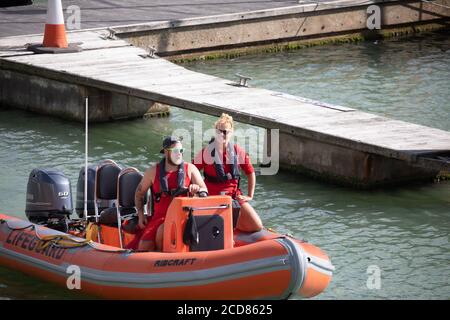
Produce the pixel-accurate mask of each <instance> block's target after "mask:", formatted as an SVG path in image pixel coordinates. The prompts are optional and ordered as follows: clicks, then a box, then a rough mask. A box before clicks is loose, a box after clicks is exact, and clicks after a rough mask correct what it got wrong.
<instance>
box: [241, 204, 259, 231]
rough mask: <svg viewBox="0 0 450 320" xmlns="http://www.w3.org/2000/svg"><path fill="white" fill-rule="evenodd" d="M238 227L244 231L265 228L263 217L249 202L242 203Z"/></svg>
mask: <svg viewBox="0 0 450 320" xmlns="http://www.w3.org/2000/svg"><path fill="white" fill-rule="evenodd" d="M236 228H238V229H239V230H241V231H244V232H257V231H261V229H262V228H263V225H262V222H261V219H260V218H259V216H258V214H257V213H256V211H255V209H253V207H252V206H251V205H250V204H249V203H248V202H245V203H243V204H242V205H241V213H240V215H239V219H238V221H237V224H236Z"/></svg>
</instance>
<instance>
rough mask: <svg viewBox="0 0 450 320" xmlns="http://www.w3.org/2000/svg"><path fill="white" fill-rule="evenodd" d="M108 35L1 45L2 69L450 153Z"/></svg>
mask: <svg viewBox="0 0 450 320" xmlns="http://www.w3.org/2000/svg"><path fill="white" fill-rule="evenodd" d="M104 35H105V32H104V31H101V30H97V31H83V32H78V33H71V38H70V39H69V40H70V42H82V45H81V46H82V47H83V48H84V51H83V52H80V53H72V54H61V55H51V54H41V55H38V54H31V53H29V52H25V51H23V49H20V47H21V46H22V45H23V44H24V43H27V42H29V43H31V42H39V41H40V40H41V37H40V36H31V37H11V38H3V39H0V68H5V69H11V70H16V71H19V72H23V73H29V74H37V75H40V76H42V77H44V78H50V79H54V80H59V81H63V82H69V83H75V84H80V85H86V86H93V87H97V88H100V89H104V90H109V91H111V92H117V93H123V94H127V95H130V96H135V97H138V98H144V99H149V100H153V101H158V102H161V103H165V104H168V105H173V106H177V107H180V108H184V109H189V110H193V111H197V112H201V113H205V114H209V115H220V114H221V113H222V112H228V113H230V114H232V115H233V116H234V117H235V119H236V120H238V121H241V122H245V123H250V124H253V125H256V126H260V127H264V128H272V129H273V128H276V129H280V131H281V132H285V133H288V134H291V135H293V136H299V137H306V138H312V139H314V140H318V141H323V142H326V143H329V144H333V145H338V146H342V147H345V148H350V149H353V150H358V151H362V152H369V153H373V154H378V155H382V156H385V157H389V158H395V159H400V160H404V161H407V162H414V161H416V157H417V156H420V155H423V154H428V153H433V152H441V151H449V150H450V132H447V131H443V130H439V129H435V128H429V127H425V126H421V125H417V124H412V123H407V122H403V121H398V120H392V119H388V118H385V117H382V116H378V115H374V114H369V113H366V112H361V111H358V110H355V109H351V108H345V107H340V106H334V105H330V104H325V103H321V102H318V101H313V100H309V99H304V98H301V97H295V96H292V95H287V94H283V93H280V92H275V91H271V90H266V89H261V88H253V87H248V88H247V87H238V86H234V85H233V84H234V81H231V80H226V79H221V78H218V77H214V76H210V75H205V74H201V73H197V72H193V71H190V70H188V69H186V68H184V67H182V66H179V65H175V64H173V63H171V62H168V61H166V60H164V59H160V58H145V56H146V55H147V52H146V51H145V50H143V49H140V48H136V47H133V46H130V45H129V44H127V43H126V42H124V41H122V40H110V39H104Z"/></svg>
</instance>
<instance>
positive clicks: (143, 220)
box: [138, 215, 147, 230]
mask: <svg viewBox="0 0 450 320" xmlns="http://www.w3.org/2000/svg"><path fill="white" fill-rule="evenodd" d="M146 224H147V217H146V216H144V215H142V216H141V215H139V221H138V227H139V229H142V230H143V229H145V226H146Z"/></svg>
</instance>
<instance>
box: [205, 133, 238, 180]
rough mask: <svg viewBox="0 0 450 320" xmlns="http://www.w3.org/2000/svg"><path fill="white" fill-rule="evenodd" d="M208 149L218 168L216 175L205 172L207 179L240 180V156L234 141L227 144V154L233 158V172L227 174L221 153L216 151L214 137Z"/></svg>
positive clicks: (216, 168) (215, 166)
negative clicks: (212, 175)
mask: <svg viewBox="0 0 450 320" xmlns="http://www.w3.org/2000/svg"><path fill="white" fill-rule="evenodd" d="M207 150H208V151H209V152H210V154H211V157H212V158H213V159H214V168H215V170H216V176H215V177H211V176H209V175H207V174H206V173H205V172H203V173H204V175H205V179H206V180H208V181H211V182H225V181H228V180H233V179H236V180H240V178H241V173H240V170H239V165H238V156H237V153H236V150H235V146H234V144H233V143H231V142H230V143H228V145H227V154H228V156H229V157H230V158H232V159H233V163H231V172H229V173H227V174H225V166H224V165H223V163H222V159H220V157H219V155H218V154H217V153H216V147H215V143H214V138H212V139H211V141H209V144H208V146H207Z"/></svg>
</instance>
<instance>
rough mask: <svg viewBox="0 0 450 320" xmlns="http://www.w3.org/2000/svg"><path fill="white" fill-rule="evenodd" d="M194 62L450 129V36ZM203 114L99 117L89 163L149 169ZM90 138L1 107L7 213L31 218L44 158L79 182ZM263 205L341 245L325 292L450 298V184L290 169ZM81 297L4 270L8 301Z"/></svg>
mask: <svg viewBox="0 0 450 320" xmlns="http://www.w3.org/2000/svg"><path fill="white" fill-rule="evenodd" d="M187 67H188V68H190V69H194V70H198V71H201V72H205V73H210V74H214V75H218V76H221V77H225V78H230V79H232V78H233V75H234V74H235V73H236V72H241V73H244V74H248V75H250V76H252V77H253V78H254V80H253V81H252V84H253V85H255V86H260V87H266V88H270V89H275V90H279V91H283V92H288V93H291V94H296V95H301V96H305V97H308V98H313V99H317V100H323V101H326V102H331V103H336V104H341V105H344V106H350V107H354V108H359V109H362V110H366V111H369V112H373V113H379V114H382V115H386V116H389V117H392V118H397V119H401V120H406V121H410V122H416V123H420V124H424V125H428V126H432V127H436V128H440V129H444V130H450V116H449V115H450V103H449V101H450V87H449V86H450V82H449V80H448V79H450V37H449V36H448V35H445V34H444V35H443V34H431V35H426V36H421V37H416V38H412V39H408V40H390V41H384V42H378V43H358V44H348V45H331V46H323V47H315V48H309V49H304V50H300V51H293V52H286V53H279V54H272V55H257V56H247V57H242V58H238V59H234V60H217V61H211V62H198V63H192V64H189V65H187ZM193 120H202V121H203V123H204V124H203V126H204V128H206V127H208V126H210V125H212V123H213V121H214V119H213V118H211V117H209V116H204V115H200V114H196V113H192V112H188V111H183V110H180V109H176V108H173V113H172V115H171V116H170V117H169V118H166V119H151V120H149V121H144V120H133V121H124V122H115V123H109V124H98V125H94V126H92V127H91V131H90V139H89V140H90V149H89V152H90V159H89V160H90V162H91V163H95V162H97V161H99V160H101V159H105V158H112V159H115V160H117V161H118V162H119V163H120V164H123V165H127V166H135V167H137V168H139V169H140V170H144V169H145V168H146V167H147V165H148V163H149V162H150V161H156V160H158V151H159V145H160V143H161V137H162V136H163V135H164V134H166V133H169V132H171V131H172V130H174V129H176V128H188V129H192V127H193V122H192V121H193ZM239 127H241V128H246V127H247V126H244V125H239ZM83 141H84V136H83V126H82V125H80V124H77V123H72V122H66V121H62V120H57V119H51V118H48V117H43V116H39V115H34V114H30V113H26V112H22V111H13V110H4V109H3V110H0V168H1V170H2V175H1V178H0V211H1V212H3V213H6V214H10V215H16V216H20V217H24V213H23V212H24V202H25V191H26V184H27V179H28V174H29V173H30V171H31V170H32V169H33V168H35V167H49V166H51V167H56V168H58V169H61V170H63V171H64V172H65V173H66V175H67V176H68V177H69V178H70V179H71V181H72V189H73V190H74V189H75V184H76V181H77V177H78V171H79V169H80V167H81V166H82V164H83V152H84V145H83ZM244 190H245V184H244ZM253 204H254V206H255V208H256V209H257V210H258V212H259V213H260V215H261V217H262V219H263V221H264V223H265V225H266V226H267V227H272V228H274V229H275V230H277V231H279V232H283V233H291V234H293V235H294V236H296V237H298V238H304V239H307V240H309V241H310V242H311V243H313V244H315V245H317V246H319V247H321V248H322V249H324V250H325V251H326V252H327V253H328V254H329V256H330V257H331V259H332V262H333V264H334V265H335V267H336V271H335V274H334V277H333V280H332V282H331V284H330V287H329V288H328V289H327V290H326V291H325V293H323V294H322V295H320V296H319V298H322V299H336V298H337V299H359V298H362V299H380V298H388V299H415V298H419V299H432V298H433V299H449V298H450V280H449V279H450V264H449V261H450V244H449V233H450V183H448V182H441V183H436V184H428V185H420V186H417V185H411V186H405V187H402V188H395V189H386V190H376V191H370V192H365V191H355V190H352V189H347V188H343V187H337V186H333V185H329V184H325V183H322V182H318V181H314V180H310V179H308V178H305V177H302V176H298V175H293V174H289V173H279V174H278V175H276V176H259V177H258V178H257V188H256V195H255V200H254V202H253ZM369 266H377V267H378V268H379V269H380V270H381V288H380V289H369V288H368V287H367V282H368V277H369V274H368V273H367V270H368V267H369ZM369 282H370V281H369ZM79 297H80V296H79V295H77V294H75V293H71V292H67V290H64V289H60V288H57V287H55V286H53V285H50V284H47V283H44V282H41V281H39V280H35V279H32V278H29V277H26V276H24V275H22V274H21V273H18V272H15V271H10V270H7V269H4V268H0V299H1V298H10V299H14V298H44V299H46V298H65V299H71V298H79Z"/></svg>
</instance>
